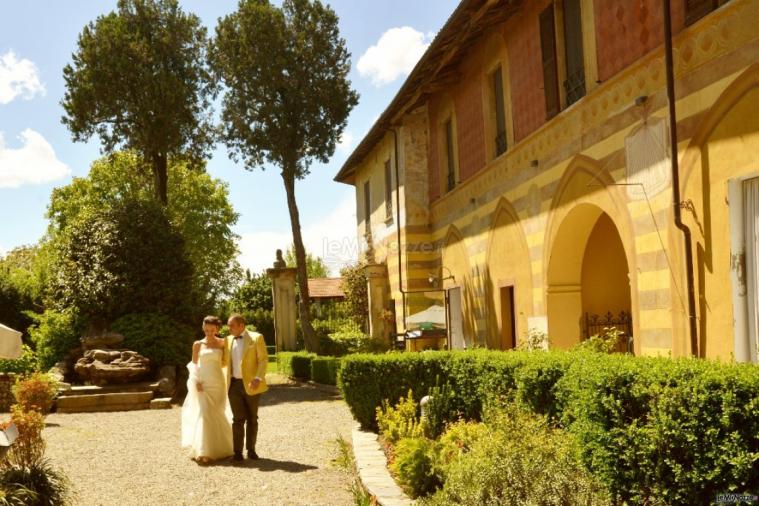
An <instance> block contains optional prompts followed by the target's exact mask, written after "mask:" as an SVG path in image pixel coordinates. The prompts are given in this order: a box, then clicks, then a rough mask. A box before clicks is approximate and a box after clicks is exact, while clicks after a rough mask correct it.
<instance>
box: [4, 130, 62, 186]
mask: <svg viewBox="0 0 759 506" xmlns="http://www.w3.org/2000/svg"><path fill="white" fill-rule="evenodd" d="M19 139H20V140H21V141H22V146H21V147H20V148H18V149H13V148H9V147H7V146H6V145H5V139H4V138H3V134H2V132H0V188H18V187H19V186H21V185H25V184H40V183H49V182H51V181H57V180H59V179H63V178H65V177H66V176H68V175H69V174H70V173H71V170H70V169H69V168H68V166H67V165H66V164H65V163H63V162H61V161H60V160H58V158H57V157H56V156H55V151H54V150H53V147H52V146H51V145H50V143H49V142H47V141H46V140H45V138H44V137H42V135H40V134H39V133H37V132H35V131H34V130H31V129H29V128H27V129H26V130H24V131H23V132H21V135H20V136H19Z"/></svg>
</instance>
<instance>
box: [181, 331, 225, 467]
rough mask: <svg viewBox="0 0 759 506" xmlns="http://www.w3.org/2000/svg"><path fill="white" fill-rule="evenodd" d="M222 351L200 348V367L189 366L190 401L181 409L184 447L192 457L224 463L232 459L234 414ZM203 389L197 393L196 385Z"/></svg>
mask: <svg viewBox="0 0 759 506" xmlns="http://www.w3.org/2000/svg"><path fill="white" fill-rule="evenodd" d="M223 353H224V352H223V351H222V350H221V349H218V348H206V346H205V345H202V346H201V347H200V352H199V353H198V363H197V365H196V364H194V363H193V362H190V363H189V364H187V369H188V370H189V371H190V377H189V379H188V380H187V397H186V398H185V401H184V404H183V405H182V446H183V447H189V449H190V457H191V458H197V457H208V458H210V459H222V458H225V457H229V456H231V455H232V453H233V451H232V411H231V410H230V408H229V400H228V398H227V382H226V379H225V378H224V372H223V371H222V367H221V365H222V356H223ZM198 383H200V384H201V385H202V386H203V391H202V392H198V388H197V384H198Z"/></svg>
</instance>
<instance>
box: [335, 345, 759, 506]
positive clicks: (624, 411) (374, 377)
mask: <svg viewBox="0 0 759 506" xmlns="http://www.w3.org/2000/svg"><path fill="white" fill-rule="evenodd" d="M444 383H448V384H449V385H450V389H451V391H452V392H453V399H452V401H451V405H450V406H449V409H450V412H451V414H453V413H456V414H460V415H462V416H463V418H466V419H473V420H478V419H479V418H480V415H481V413H482V403H483V401H484V400H485V399H487V398H488V397H489V396H492V395H507V396H513V397H515V398H516V399H518V400H520V401H521V402H523V403H524V404H526V405H527V406H529V407H530V408H531V409H532V410H533V411H535V412H537V413H541V414H546V415H548V416H549V417H550V419H551V420H552V421H553V423H555V424H557V425H560V426H562V427H564V428H565V429H566V430H568V431H569V432H571V433H572V434H574V436H575V437H577V439H578V440H579V442H580V443H581V447H582V459H583V462H584V464H585V465H586V466H587V467H588V469H590V470H591V472H593V474H594V475H596V476H598V477H599V478H600V479H601V480H602V481H603V482H604V483H605V484H606V485H607V486H608V487H609V489H610V491H611V492H612V494H613V496H614V497H615V498H616V499H615V500H617V501H619V502H621V501H625V502H627V503H628V504H643V503H651V504H653V503H656V504H659V503H661V504H709V502H710V501H713V500H714V498H715V497H716V495H717V494H718V493H721V492H746V491H752V490H759V367H757V366H756V365H751V364H724V363H719V362H713V361H706V360H700V359H677V360H672V359H668V358H638V357H631V356H626V355H602V354H598V353H587V352H583V353H580V352H496V351H485V350H474V351H468V352H424V353H403V354H401V353H390V354H385V355H352V356H349V357H345V358H343V365H342V368H341V371H340V377H339V385H340V388H341V390H342V393H343V397H344V398H345V401H346V402H347V403H348V405H349V406H350V409H351V411H352V413H353V415H354V416H355V418H356V419H357V420H358V421H359V422H360V423H361V425H362V426H363V427H365V428H376V421H375V418H374V416H375V410H376V408H377V407H378V406H380V405H381V403H382V400H383V399H388V400H390V401H391V402H395V401H397V400H398V399H399V398H401V397H404V396H405V395H406V394H407V392H408V390H409V389H413V392H414V396H415V397H416V399H417V400H419V399H420V398H421V397H423V396H424V395H426V394H427V393H428V392H429V390H430V389H431V388H432V387H433V386H435V385H436V384H444Z"/></svg>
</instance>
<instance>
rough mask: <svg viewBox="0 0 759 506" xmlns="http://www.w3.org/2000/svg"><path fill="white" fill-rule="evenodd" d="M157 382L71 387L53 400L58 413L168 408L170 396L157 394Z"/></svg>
mask: <svg viewBox="0 0 759 506" xmlns="http://www.w3.org/2000/svg"><path fill="white" fill-rule="evenodd" d="M158 386H159V384H158V382H154V383H147V382H143V383H128V384H124V385H108V386H102V387H98V386H90V385H86V386H72V387H71V388H70V389H68V390H66V391H64V392H61V394H60V395H59V396H58V398H57V399H56V406H57V411H58V413H91V412H99V411H131V410H137V409H170V408H171V399H170V398H168V397H157V395H158Z"/></svg>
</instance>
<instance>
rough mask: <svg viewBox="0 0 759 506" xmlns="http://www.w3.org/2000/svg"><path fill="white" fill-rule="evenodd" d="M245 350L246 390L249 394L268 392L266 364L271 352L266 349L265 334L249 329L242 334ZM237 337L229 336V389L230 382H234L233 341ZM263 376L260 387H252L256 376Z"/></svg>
mask: <svg viewBox="0 0 759 506" xmlns="http://www.w3.org/2000/svg"><path fill="white" fill-rule="evenodd" d="M242 339H243V343H244V345H243V350H242V381H243V383H244V384H245V392H246V393H247V394H248V395H258V394H262V393H264V392H266V391H267V390H268V389H269V387H268V385H267V384H266V366H267V364H268V363H269V352H268V351H267V350H266V342H265V341H264V336H262V335H261V334H259V333H258V332H248V331H247V330H246V331H245V332H244V333H243V335H242ZM234 340H235V337H234V336H232V335H229V336H227V357H228V358H227V360H226V371H225V372H226V376H227V390H229V384H230V383H231V382H232V342H233V341H234ZM256 376H257V377H259V378H261V383H259V384H258V388H256V389H255V390H254V389H252V388H250V382H251V381H253V378H255V377H256Z"/></svg>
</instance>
